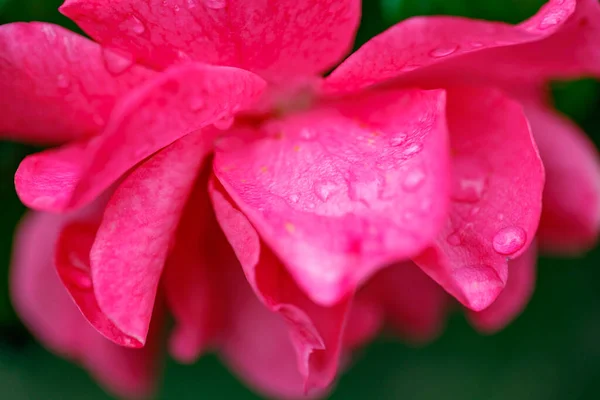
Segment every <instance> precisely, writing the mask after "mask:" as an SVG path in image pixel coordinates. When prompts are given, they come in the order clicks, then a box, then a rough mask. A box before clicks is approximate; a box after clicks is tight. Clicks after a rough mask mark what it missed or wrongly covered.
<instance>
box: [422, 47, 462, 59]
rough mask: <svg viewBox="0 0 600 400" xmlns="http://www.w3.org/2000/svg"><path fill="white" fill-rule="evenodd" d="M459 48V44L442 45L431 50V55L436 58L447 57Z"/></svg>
mask: <svg viewBox="0 0 600 400" xmlns="http://www.w3.org/2000/svg"><path fill="white" fill-rule="evenodd" d="M456 50H458V45H455V44H451V45H448V46H440V47H437V48H435V49H433V50H431V51H430V52H429V55H430V56H431V57H434V58H442V57H447V56H449V55H451V54H453V53H455V52H456Z"/></svg>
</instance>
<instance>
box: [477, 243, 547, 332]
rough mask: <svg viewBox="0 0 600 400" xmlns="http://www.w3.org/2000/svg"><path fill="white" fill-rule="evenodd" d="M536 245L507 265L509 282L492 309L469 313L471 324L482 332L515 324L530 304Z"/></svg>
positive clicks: (495, 330) (493, 330)
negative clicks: (515, 320) (514, 321)
mask: <svg viewBox="0 0 600 400" xmlns="http://www.w3.org/2000/svg"><path fill="white" fill-rule="evenodd" d="M536 256H537V251H536V246H535V244H532V245H531V246H530V247H529V249H528V250H527V251H526V252H525V253H523V254H522V255H521V256H519V257H518V258H516V259H514V260H511V261H509V263H508V281H507V282H506V287H505V288H504V290H503V291H502V293H500V295H499V296H498V298H497V299H496V301H494V302H493V303H492V305H491V306H489V307H488V308H486V309H485V310H483V311H480V312H474V311H469V313H468V317H469V319H470V321H471V323H472V324H473V325H474V326H475V327H476V328H477V329H478V330H479V331H481V332H485V333H495V332H497V331H499V330H501V329H504V327H505V326H506V325H508V324H509V323H510V322H512V320H513V319H515V318H516V317H517V316H518V315H519V314H520V313H521V312H523V310H524V309H525V306H526V305H527V303H528V302H529V299H530V298H531V295H532V294H533V289H534V287H535V264H536V261H537V259H536Z"/></svg>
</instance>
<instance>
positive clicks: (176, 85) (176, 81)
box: [15, 64, 265, 212]
mask: <svg viewBox="0 0 600 400" xmlns="http://www.w3.org/2000/svg"><path fill="white" fill-rule="evenodd" d="M264 86H265V83H264V81H263V80H262V79H261V78H259V77H257V76H256V75H253V74H252V73H250V72H246V71H242V70H238V69H235V68H228V67H212V66H207V65H202V64H188V65H186V66H182V67H178V68H173V69H171V70H169V71H167V72H165V73H163V74H160V75H158V76H157V77H156V78H155V79H153V80H151V81H149V82H147V83H146V84H145V85H143V86H141V87H139V88H137V89H136V90H133V91H132V92H131V93H130V94H129V95H128V96H127V97H125V98H124V99H123V100H122V101H121V102H120V103H119V104H118V105H117V106H116V107H115V109H114V110H113V113H112V115H111V119H110V121H109V123H108V125H107V127H106V129H105V131H104V132H103V134H102V135H101V136H99V137H96V138H93V139H91V140H89V141H86V142H84V143H78V144H73V145H70V146H65V147H63V148H60V149H58V150H50V151H47V152H42V153H39V154H34V155H32V156H29V157H27V158H25V160H23V162H22V163H21V165H20V167H19V169H18V171H17V174H16V176H15V184H16V187H17V192H18V194H19V197H20V198H21V200H22V201H23V203H25V204H26V205H27V206H29V207H31V208H34V209H38V210H44V211H53V212H59V211H64V210H66V209H71V208H76V207H81V206H83V205H85V204H87V203H89V202H90V201H92V200H93V199H94V198H96V197H97V196H98V195H99V194H100V193H101V192H102V191H103V190H105V189H106V188H107V187H108V186H110V185H111V184H112V183H114V182H115V181H116V180H117V179H118V178H119V177H120V176H121V175H123V174H124V173H125V172H126V171H127V170H129V169H130V168H132V167H133V166H134V165H136V164H137V163H138V162H140V161H142V160H144V159H145V158H146V157H148V156H150V155H152V154H153V153H155V152H156V151H158V150H160V149H162V148H163V147H165V146H168V145H169V144H171V143H173V142H174V141H176V140H177V139H179V138H181V137H183V136H185V135H186V134H188V133H190V132H193V131H195V130H197V129H200V128H203V127H206V126H208V125H210V124H212V123H214V122H216V121H218V120H219V119H221V118H229V116H230V115H231V114H232V113H235V112H236V111H238V110H240V109H242V108H245V107H247V106H249V105H250V104H251V103H253V102H254V101H255V100H256V99H257V98H258V97H259V96H260V94H261V92H262V90H263V89H264ZM205 136H206V139H205V140H206V141H207V142H209V141H211V140H213V138H212V137H211V135H210V134H209V133H208V131H207V132H205Z"/></svg>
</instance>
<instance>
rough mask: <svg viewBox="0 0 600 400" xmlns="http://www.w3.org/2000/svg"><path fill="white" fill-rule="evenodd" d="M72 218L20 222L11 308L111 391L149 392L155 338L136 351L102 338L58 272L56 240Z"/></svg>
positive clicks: (42, 216) (44, 217)
mask: <svg viewBox="0 0 600 400" xmlns="http://www.w3.org/2000/svg"><path fill="white" fill-rule="evenodd" d="M71 219H72V217H65V216H56V215H51V214H44V213H34V214H30V215H28V216H27V217H26V218H25V219H24V221H23V222H22V223H21V226H20V227H19V230H18V233H17V237H16V241H15V254H14V258H13V263H12V274H11V275H12V276H11V281H12V285H11V290H12V299H13V304H14V306H15V309H16V310H17V312H18V313H19V315H20V316H21V318H22V319H23V322H24V323H25V324H26V325H27V327H28V328H29V329H30V330H31V331H32V332H33V334H34V335H35V336H36V337H37V338H38V339H39V340H40V341H41V342H42V343H43V344H44V345H45V346H47V347H48V348H49V349H50V350H52V351H54V352H56V353H58V354H60V355H62V356H64V357H67V358H69V359H72V360H75V361H78V362H80V363H81V364H82V365H83V366H84V367H85V368H86V369H87V370H88V371H89V372H90V373H91V374H92V375H93V376H94V377H95V378H96V379H97V380H98V381H99V382H100V383H101V384H102V385H103V386H105V387H106V388H107V389H109V390H110V391H111V392H114V393H115V394H117V395H120V396H126V397H138V396H147V395H149V394H150V393H151V392H152V391H153V390H154V386H155V382H156V380H157V378H156V372H157V364H156V357H155V355H156V354H155V353H156V352H157V347H156V346H155V345H154V344H155V343H156V341H155V340H154V339H153V340H152V345H150V346H147V347H146V348H144V349H141V350H138V349H126V348H123V347H121V346H118V345H115V344H114V343H112V342H110V341H109V340H107V339H105V338H104V337H102V335H100V334H99V333H98V332H97V331H96V330H95V329H94V328H92V326H90V324H89V323H88V322H87V321H86V320H85V318H83V316H82V315H81V313H80V312H79V310H78V309H77V307H76V306H75V304H74V303H73V300H72V299H71V298H69V294H68V293H67V291H66V290H65V288H64V286H63V285H62V283H61V282H60V280H59V278H58V276H57V275H56V272H55V270H54V268H53V252H54V245H55V242H56V240H57V237H58V234H59V231H60V230H61V228H62V226H63V225H64V224H65V223H69V222H70V220H71ZM32 247H35V251H31V249H32ZM155 337H156V336H154V338H155Z"/></svg>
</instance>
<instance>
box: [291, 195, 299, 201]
mask: <svg viewBox="0 0 600 400" xmlns="http://www.w3.org/2000/svg"><path fill="white" fill-rule="evenodd" d="M299 200H300V196H298V195H297V194H292V195H290V201H291V202H292V203H297V202H298V201H299Z"/></svg>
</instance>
